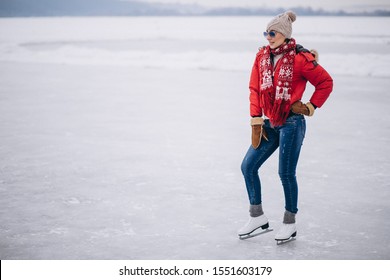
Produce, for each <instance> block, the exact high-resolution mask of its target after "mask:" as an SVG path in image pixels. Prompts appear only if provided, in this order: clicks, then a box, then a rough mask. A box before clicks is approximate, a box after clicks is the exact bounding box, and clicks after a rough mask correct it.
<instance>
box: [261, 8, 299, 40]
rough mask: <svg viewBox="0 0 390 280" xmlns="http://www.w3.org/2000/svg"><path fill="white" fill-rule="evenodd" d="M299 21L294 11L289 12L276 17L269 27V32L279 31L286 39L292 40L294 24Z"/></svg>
mask: <svg viewBox="0 0 390 280" xmlns="http://www.w3.org/2000/svg"><path fill="white" fill-rule="evenodd" d="M296 19H297V15H296V14H295V13H294V12H293V11H287V12H285V13H283V14H279V15H277V16H276V17H274V18H273V19H272V20H271V21H270V22H269V23H268V25H267V31H271V30H274V31H277V32H279V33H282V34H283V35H284V36H285V37H286V38H291V34H292V23H293V22H294V21H295V20H296Z"/></svg>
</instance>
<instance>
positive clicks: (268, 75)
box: [260, 39, 296, 126]
mask: <svg viewBox="0 0 390 280" xmlns="http://www.w3.org/2000/svg"><path fill="white" fill-rule="evenodd" d="M295 47H296V44H295V40H294V39H290V41H288V42H287V43H284V44H282V45H281V46H280V47H278V48H276V49H271V48H270V46H267V47H265V48H263V49H262V50H261V51H262V52H263V55H262V57H261V60H260V72H261V84H260V96H261V98H262V100H263V101H264V114H265V115H266V116H267V117H268V118H269V119H270V121H271V124H272V125H273V126H279V125H282V124H284V122H285V121H286V119H287V117H288V114H289V113H290V107H291V104H290V99H291V93H292V78H293V69H294V60H295V54H296V52H295ZM271 53H272V54H273V55H279V54H283V56H282V57H281V58H280V60H279V63H278V67H277V68H276V69H275V72H274V69H273V65H272V63H271ZM272 76H274V79H275V81H276V89H275V87H274V81H273V78H272Z"/></svg>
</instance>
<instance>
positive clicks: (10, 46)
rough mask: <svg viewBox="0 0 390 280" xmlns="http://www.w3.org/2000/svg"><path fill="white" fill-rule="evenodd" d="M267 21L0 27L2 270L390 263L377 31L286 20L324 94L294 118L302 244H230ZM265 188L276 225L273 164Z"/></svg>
mask: <svg viewBox="0 0 390 280" xmlns="http://www.w3.org/2000/svg"><path fill="white" fill-rule="evenodd" d="M268 20H269V18H267V17H258V18H257V17H246V18H245V17H244V18H229V20H226V18H219V17H217V18H207V17H204V18H192V17H191V18H184V17H183V18H169V17H167V18H154V17H148V18H143V17H139V18H42V19H38V18H28V19H22V18H19V19H0V85H1V86H0V112H1V114H0V139H1V140H0V174H1V175H0V204H1V206H2V207H1V208H0V221H1V223H0V259H389V257H390V235H389V234H388V233H389V232H390V221H389V219H388V216H389V214H390V213H389V210H390V205H389V199H390V188H389V187H390V183H389V177H390V176H389V175H388V170H389V167H390V164H389V163H390V160H389V159H388V155H389V154H390V149H389V145H388V144H389V136H390V125H389V118H388V116H389V115H388V114H389V113H388V112H389V105H388V104H389V102H390V96H389V94H388V93H387V89H388V88H389V86H390V81H389V79H388V78H389V76H390V70H389V67H388V66H389V53H390V52H389V48H390V31H388V30H387V29H384V28H382V27H383V26H388V25H389V21H390V19H388V18H329V17H326V18H310V17H303V18H299V20H297V21H296V26H295V29H294V37H295V38H296V39H297V41H298V43H301V44H303V45H304V46H305V47H307V48H316V49H318V50H319V52H320V63H321V64H322V65H324V67H326V68H327V69H328V71H329V72H330V73H331V74H332V75H333V78H334V81H335V88H334V92H333V93H332V95H331V97H330V99H329V100H328V102H327V103H326V104H325V105H324V107H323V108H320V109H318V111H317V112H316V114H315V116H314V117H313V118H310V119H307V126H308V127H307V135H306V138H305V143H304V147H303V150H302V154H301V158H300V162H299V167H298V180H299V188H300V193H299V195H300V197H299V199H300V200H299V209H300V211H299V215H298V236H297V240H296V241H294V242H290V243H288V244H285V245H283V246H276V242H275V241H274V239H273V237H274V232H271V233H268V234H266V235H262V236H259V237H256V238H252V239H248V240H239V239H238V237H237V235H236V231H237V229H238V228H239V227H241V226H242V224H244V223H245V222H246V220H247V217H248V202H247V197H246V190H245V186H244V180H243V178H242V175H241V171H240V164H241V160H242V157H243V156H244V154H245V152H246V149H247V148H248V146H249V141H250V127H249V116H248V109H249V105H248V88H247V85H248V78H249V71H250V68H251V66H252V63H253V59H254V56H255V53H256V49H257V47H258V46H261V45H264V44H266V42H265V41H264V39H263V38H261V37H260V34H261V33H262V31H263V27H264V26H265V25H266V23H267V21H268ZM294 24H295V23H294ZM340 26H343V28H342V29H341V28H340ZM312 90H313V89H312V87H310V86H309V87H308V90H307V93H306V94H305V97H304V99H305V100H307V99H309V98H310V93H311V92H312ZM261 178H262V184H263V189H264V190H263V196H264V197H263V201H264V210H265V212H266V214H267V215H268V217H269V219H270V225H271V227H273V228H274V229H275V230H277V229H278V227H279V225H280V223H281V219H282V215H283V211H284V208H283V207H284V203H283V194H282V187H281V185H280V182H279V178H278V175H277V156H275V155H274V156H273V157H271V158H270V160H269V161H268V162H267V164H266V165H265V166H263V168H262V169H261Z"/></svg>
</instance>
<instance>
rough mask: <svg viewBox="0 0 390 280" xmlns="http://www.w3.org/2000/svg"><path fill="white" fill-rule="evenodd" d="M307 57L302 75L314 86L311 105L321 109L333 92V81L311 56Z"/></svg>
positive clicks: (307, 55)
mask: <svg viewBox="0 0 390 280" xmlns="http://www.w3.org/2000/svg"><path fill="white" fill-rule="evenodd" d="M303 55H304V56H305V58H306V59H305V60H304V66H303V71H302V75H303V76H304V77H305V78H306V79H307V80H308V81H309V82H310V83H311V84H312V85H313V86H314V88H315V90H314V93H313V95H312V96H311V98H310V103H312V104H313V105H315V106H316V107H319V108H320V107H321V106H322V105H323V104H324V103H325V101H326V100H327V99H328V97H329V95H330V93H331V92H332V90H333V79H332V77H331V76H330V75H329V74H328V72H326V70H325V69H324V68H322V66H321V65H319V64H318V63H317V62H316V61H315V59H314V57H313V56H312V55H311V54H306V53H305V54H303Z"/></svg>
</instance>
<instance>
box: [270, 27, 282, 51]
mask: <svg viewBox="0 0 390 280" xmlns="http://www.w3.org/2000/svg"><path fill="white" fill-rule="evenodd" d="M271 31H272V30H269V31H268V32H269V33H271V34H272V32H271ZM273 32H274V33H275V37H271V36H270V34H269V33H268V35H267V37H266V38H267V40H268V44H269V46H270V48H271V49H276V48H278V47H279V46H280V45H282V44H283V43H284V40H286V37H285V36H284V35H283V34H282V33H279V32H277V31H273Z"/></svg>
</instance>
